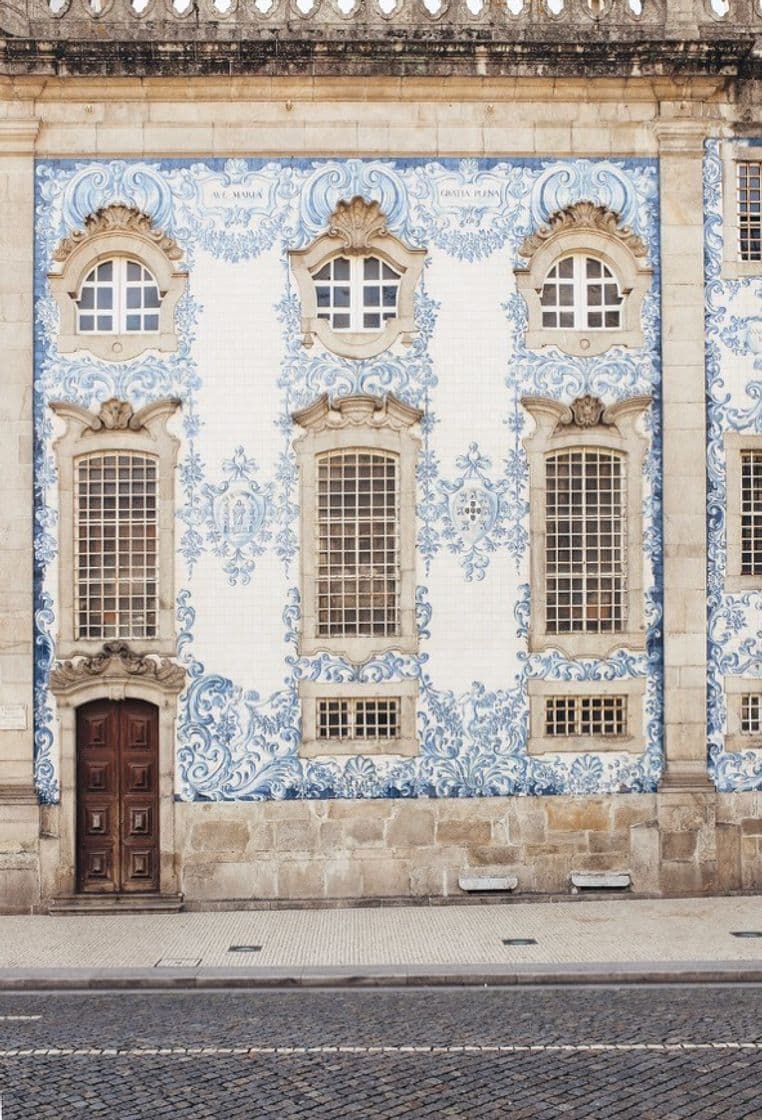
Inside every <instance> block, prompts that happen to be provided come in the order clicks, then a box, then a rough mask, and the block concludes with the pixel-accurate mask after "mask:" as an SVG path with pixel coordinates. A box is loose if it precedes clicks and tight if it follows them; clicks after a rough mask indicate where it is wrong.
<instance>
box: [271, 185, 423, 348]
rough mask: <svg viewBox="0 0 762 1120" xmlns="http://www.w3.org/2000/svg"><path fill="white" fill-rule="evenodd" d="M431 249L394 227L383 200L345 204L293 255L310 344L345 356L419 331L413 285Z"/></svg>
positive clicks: (304, 331) (406, 338)
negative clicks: (411, 242)
mask: <svg viewBox="0 0 762 1120" xmlns="http://www.w3.org/2000/svg"><path fill="white" fill-rule="evenodd" d="M425 255H426V253H425V250H423V249H411V248H410V247H409V246H407V245H405V244H403V242H402V241H400V240H399V238H397V237H395V236H394V235H393V234H391V233H389V231H388V229H387V228H386V218H385V217H384V215H383V214H382V212H381V210H380V208H379V205H378V203H377V202H368V201H366V200H365V199H363V198H360V197H359V196H356V197H355V198H353V199H352V200H351V201H350V202H339V203H338V205H337V206H336V209H335V210H334V212H333V214H331V216H330V218H329V219H328V229H327V231H326V232H325V233H322V234H321V235H320V236H319V237H318V238H316V240H315V241H313V242H312V244H311V245H309V246H308V247H307V248H306V249H293V250H292V251H291V253H290V257H291V267H292V268H293V270H294V277H295V278H296V282H297V285H298V287H299V294H300V296H301V300H302V334H303V339H304V345H305V346H312V345H313V343H314V341H315V339H316V338H317V339H319V340H320V342H322V344H323V346H325V348H326V349H327V350H332V351H333V352H334V353H335V354H341V355H342V356H343V357H347V358H371V357H373V356H374V355H376V354H380V353H381V352H382V351H383V350H386V349H387V348H388V347H389V346H391V345H392V344H393V343H394V342H396V341H397V340H398V339H399V340H400V341H402V342H403V343H409V342H411V341H412V339H413V335H414V334H415V314H414V310H415V309H414V296H415V287H416V284H417V283H418V278H419V276H420V273H421V269H422V268H423V260H424V257H425Z"/></svg>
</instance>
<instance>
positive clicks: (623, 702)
mask: <svg viewBox="0 0 762 1120" xmlns="http://www.w3.org/2000/svg"><path fill="white" fill-rule="evenodd" d="M545 734H546V735H550V736H554V737H571V736H621V735H626V734H627V697H626V696H548V697H547V698H546V700H545Z"/></svg>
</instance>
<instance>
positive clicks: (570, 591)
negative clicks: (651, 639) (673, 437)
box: [545, 449, 626, 634]
mask: <svg viewBox="0 0 762 1120" xmlns="http://www.w3.org/2000/svg"><path fill="white" fill-rule="evenodd" d="M545 482H546V525H545V529H546V541H545V550H546V555H545V564H546V628H547V630H548V632H549V633H552V634H562V633H570V632H575V633H588V634H602V633H615V632H619V631H621V630H622V629H623V628H624V622H625V614H626V596H625V581H626V570H625V569H626V553H625V481H624V470H623V462H622V456H621V455H617V454H614V453H612V452H608V451H606V452H603V451H594V450H586V449H582V450H577V451H564V452H559V453H558V454H555V455H551V456H549V457H548V458H547V460H546V477H545Z"/></svg>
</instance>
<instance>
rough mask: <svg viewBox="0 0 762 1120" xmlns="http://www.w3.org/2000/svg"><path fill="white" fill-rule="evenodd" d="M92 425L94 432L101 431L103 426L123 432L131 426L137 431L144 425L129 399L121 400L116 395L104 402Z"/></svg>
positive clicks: (131, 428)
mask: <svg viewBox="0 0 762 1120" xmlns="http://www.w3.org/2000/svg"><path fill="white" fill-rule="evenodd" d="M90 427H91V428H92V430H93V431H94V432H98V431H100V430H101V428H105V429H106V430H107V431H110V432H114V431H119V432H123V431H126V430H127V429H128V428H129V429H130V430H131V431H133V432H136V431H139V430H140V428H141V427H142V425H141V423H140V421H139V420H138V419H137V418H136V416H135V413H134V412H133V410H132V405H131V404H130V403H129V401H120V400H118V399H117V398H116V397H112V398H111V399H110V400H107V401H104V402H103V404H102V405H101V407H100V411H99V413H98V415H97V417H95V418H94V419H93V421H92V423H91V424H90Z"/></svg>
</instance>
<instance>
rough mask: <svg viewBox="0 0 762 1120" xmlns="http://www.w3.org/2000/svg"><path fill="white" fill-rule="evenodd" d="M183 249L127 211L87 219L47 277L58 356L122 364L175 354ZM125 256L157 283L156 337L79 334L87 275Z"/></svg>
mask: <svg viewBox="0 0 762 1120" xmlns="http://www.w3.org/2000/svg"><path fill="white" fill-rule="evenodd" d="M182 256H183V253H182V250H181V249H180V248H179V247H178V245H177V244H176V242H175V241H173V240H172V238H171V237H169V236H167V235H166V234H165V233H164V232H163V231H162V230H157V229H155V228H154V226H153V225H152V224H151V220H150V218H148V217H147V216H146V215H145V214H141V213H140V212H139V211H137V210H133V209H130V208H129V207H127V206H119V205H117V206H108V207H105V208H104V209H102V210H98V211H96V213H94V214H91V215H90V217H88V218H87V220H86V222H85V229H84V230H77V231H75V232H74V233H71V234H69V236H68V237H65V238H64V239H63V241H61V242H60V244H59V245H58V247H57V248H56V250H55V252H54V254H53V267H52V268H51V270H50V272H49V273H48V280H49V282H50V290H51V292H52V294H53V296H54V298H55V300H56V303H57V304H58V309H59V312H60V330H59V335H58V342H57V345H58V350H59V352H60V353H62V354H67V353H70V352H72V351H74V350H89V351H90V353H92V354H94V355H95V356H96V357H99V358H103V359H105V360H106V361H110V362H124V361H127V360H128V359H130V358H135V357H137V356H138V355H139V354H142V353H143V352H144V351H146V350H160V351H165V352H167V351H169V352H171V351H174V350H176V349H177V334H176V330H175V308H176V306H177V301H178V300H179V298H180V296H181V295H182V293H183V291H184V289H185V282H186V280H187V278H188V273H187V272H186V271H185V269H183V268H182V267H181V265H180V263H179V262H180V261H181V260H182ZM118 257H129V258H131V259H134V260H137V261H139V262H140V263H142V264H143V265H144V266H145V267H146V268H147V269H148V270H149V271H150V272H151V273H153V276H154V277H155V279H156V282H157V284H158V286H159V292H160V296H161V306H160V308H159V330H158V331H156V332H150V333H142V332H138V331H135V332H131V331H130V332H120V331H118V332H116V333H113V334H96V333H90V332H83V333H80V332H79V331H78V329H77V303H76V301H77V299H78V298H79V293H80V290H81V288H82V283H83V281H84V280H85V278H86V277H87V275H88V273H89V272H90V271H91V270H92V269H93V268H94V267H95V266H96V265H97V264H99V263H100V262H101V261H106V260H111V259H114V258H118Z"/></svg>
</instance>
